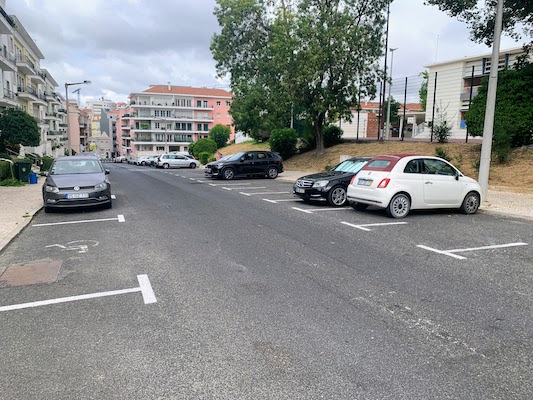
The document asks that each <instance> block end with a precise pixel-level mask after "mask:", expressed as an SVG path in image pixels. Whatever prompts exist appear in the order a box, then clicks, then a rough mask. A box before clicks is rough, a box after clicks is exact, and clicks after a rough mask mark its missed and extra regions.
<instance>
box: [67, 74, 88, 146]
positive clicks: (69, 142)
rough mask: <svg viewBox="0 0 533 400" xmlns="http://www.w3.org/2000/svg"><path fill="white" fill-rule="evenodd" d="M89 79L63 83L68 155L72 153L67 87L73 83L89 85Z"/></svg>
mask: <svg viewBox="0 0 533 400" xmlns="http://www.w3.org/2000/svg"><path fill="white" fill-rule="evenodd" d="M90 84H91V81H83V82H74V83H65V98H66V103H67V141H68V155H69V156H71V155H72V143H71V141H70V104H69V102H68V87H69V86H74V85H90Z"/></svg>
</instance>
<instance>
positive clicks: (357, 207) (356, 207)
mask: <svg viewBox="0 0 533 400" xmlns="http://www.w3.org/2000/svg"><path fill="white" fill-rule="evenodd" d="M351 205H352V207H353V209H354V210H357V211H365V210H366V209H367V208H368V204H362V203H352V204H351Z"/></svg>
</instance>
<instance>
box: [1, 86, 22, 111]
mask: <svg viewBox="0 0 533 400" xmlns="http://www.w3.org/2000/svg"><path fill="white" fill-rule="evenodd" d="M18 105H19V103H18V98H17V94H16V93H15V92H12V91H11V90H7V89H4V95H3V97H1V98H0V106H3V107H16V106H18Z"/></svg>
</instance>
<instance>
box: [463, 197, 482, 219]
mask: <svg viewBox="0 0 533 400" xmlns="http://www.w3.org/2000/svg"><path fill="white" fill-rule="evenodd" d="M479 203H480V201H479V194H477V193H476V192H470V193H468V194H467V195H466V196H465V199H464V200H463V204H461V208H460V210H461V212H462V213H463V214H475V213H476V212H477V210H478V208H479Z"/></svg>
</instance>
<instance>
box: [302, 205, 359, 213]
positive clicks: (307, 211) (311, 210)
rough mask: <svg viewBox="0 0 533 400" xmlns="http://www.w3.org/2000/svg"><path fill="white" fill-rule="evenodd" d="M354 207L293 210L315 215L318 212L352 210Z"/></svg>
mask: <svg viewBox="0 0 533 400" xmlns="http://www.w3.org/2000/svg"><path fill="white" fill-rule="evenodd" d="M351 209H352V207H335V208H312V209H310V210H304V209H303V208H298V207H293V210H297V211H301V212H304V213H307V214H313V213H314V212H316V211H342V210H351Z"/></svg>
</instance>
